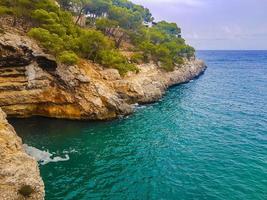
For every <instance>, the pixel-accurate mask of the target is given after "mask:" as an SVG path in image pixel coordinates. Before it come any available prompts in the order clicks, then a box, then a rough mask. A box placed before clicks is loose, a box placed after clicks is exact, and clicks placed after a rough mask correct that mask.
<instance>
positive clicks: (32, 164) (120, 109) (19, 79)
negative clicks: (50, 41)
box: [0, 32, 206, 199]
mask: <svg viewBox="0 0 267 200" xmlns="http://www.w3.org/2000/svg"><path fill="white" fill-rule="evenodd" d="M0 51H1V58H0V147H1V148H0V156H1V159H0V199H24V198H27V199H43V198H44V184H43V182H42V180H41V177H40V173H39V169H38V164H37V162H36V161H35V160H33V159H32V158H31V157H29V156H28V155H27V154H26V153H25V151H24V150H23V148H22V142H21V139H20V138H19V137H18V136H17V135H16V133H15V131H14V129H13V128H12V126H10V125H9V124H8V122H7V120H6V119H5V118H6V115H7V116H8V117H22V118H24V117H31V116H46V117H53V118H66V119H77V120H109V119H114V118H117V117H119V116H124V115H128V114H131V113H132V112H133V111H134V104H136V103H138V104H145V103H151V102H155V101H157V100H159V99H160V98H161V97H162V96H163V95H164V93H165V91H166V89H167V88H168V87H170V86H172V85H176V84H180V83H185V82H188V81H190V80H192V79H194V78H195V77H197V76H199V75H200V74H202V73H203V72H204V71H205V69H206V65H205V64H204V62H202V61H200V60H192V61H188V62H187V63H186V64H185V65H183V66H182V67H179V68H176V69H175V70H174V71H172V72H164V71H162V70H160V69H159V67H157V66H156V65H155V64H153V63H149V64H143V65H140V66H138V67H139V69H140V72H139V73H138V74H128V75H126V76H125V77H121V76H120V74H119V73H118V71H117V70H115V69H104V68H102V67H101V66H99V65H96V64H94V63H91V62H89V61H86V60H82V61H81V62H80V63H79V65H76V66H65V65H58V64H57V63H56V60H55V58H53V56H51V55H49V54H47V53H46V52H45V51H44V50H43V49H41V48H40V47H39V46H38V45H37V44H36V42H35V41H33V40H31V39H30V38H28V37H27V36H24V35H21V34H20V33H18V32H6V33H4V34H3V35H1V37H0ZM1 108H2V110H3V111H4V112H5V113H4V112H3V111H2V110H1Z"/></svg>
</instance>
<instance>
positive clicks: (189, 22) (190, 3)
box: [132, 0, 267, 50]
mask: <svg viewBox="0 0 267 200" xmlns="http://www.w3.org/2000/svg"><path fill="white" fill-rule="evenodd" d="M132 1H133V2H135V3H139V4H142V5H144V6H145V7H147V8H149V9H150V10H151V12H152V13H153V15H154V17H155V18H156V20H162V19H165V20H167V21H171V22H176V23H177V24H178V25H179V26H180V27H181V28H182V34H183V37H184V38H185V39H186V40H187V42H188V43H189V44H191V45H192V46H194V47H195V48H196V49H211V50H213V49H229V50H232V49H242V50H254V49H255V50H257V49H265V50H266V49H267V0H132Z"/></svg>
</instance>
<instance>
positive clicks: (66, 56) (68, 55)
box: [58, 51, 79, 65]
mask: <svg viewBox="0 0 267 200" xmlns="http://www.w3.org/2000/svg"><path fill="white" fill-rule="evenodd" d="M58 60H59V61H60V62H61V63H64V64H66V65H75V64H77V63H78V61H79V57H78V56H77V55H76V54H75V53H74V52H72V51H64V52H63V53H62V54H60V56H59V57H58Z"/></svg>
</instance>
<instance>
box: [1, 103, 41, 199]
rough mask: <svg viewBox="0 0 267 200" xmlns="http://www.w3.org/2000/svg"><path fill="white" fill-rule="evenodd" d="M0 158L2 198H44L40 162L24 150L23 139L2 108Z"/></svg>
mask: <svg viewBox="0 0 267 200" xmlns="http://www.w3.org/2000/svg"><path fill="white" fill-rule="evenodd" d="M0 158H1V159H0V199H3V200H14V199H44V183H43V181H42V179H41V177H40V172H39V169H38V164H37V162H36V161H35V160H34V159H33V158H31V157H30V156H29V155H27V154H26V152H25V151H24V149H23V147H22V141H21V139H20V138H19V137H18V136H17V134H16V132H15V130H14V129H13V127H12V126H11V125H10V124H8V122H7V120H6V115H5V113H4V112H3V111H2V110H1V108H0Z"/></svg>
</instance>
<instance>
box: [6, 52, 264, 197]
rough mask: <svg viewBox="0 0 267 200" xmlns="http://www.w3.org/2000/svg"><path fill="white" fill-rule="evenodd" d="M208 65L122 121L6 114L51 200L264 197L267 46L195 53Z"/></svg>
mask: <svg viewBox="0 0 267 200" xmlns="http://www.w3.org/2000/svg"><path fill="white" fill-rule="evenodd" d="M197 57H198V58H200V59H203V60H205V62H206V64H207V66H208V68H207V70H206V72H205V73H204V74H203V75H202V76H200V77H199V78H197V79H195V80H192V81H190V82H189V83H186V84H181V85H177V86H174V87H172V88H170V89H169V90H168V91H167V93H166V95H165V96H164V97H163V98H162V99H161V100H160V101H158V102H156V103H153V104H149V105H145V106H144V105H137V106H136V109H135V113H134V114H133V115H130V116H128V117H125V118H121V119H117V120H113V121H105V122H90V121H89V122H88V121H70V120H56V119H48V118H41V117H35V118H29V119H9V121H10V122H11V124H12V125H13V126H14V127H15V129H16V131H17V133H18V134H19V136H21V137H22V139H23V142H24V147H25V149H26V151H27V152H28V153H29V154H31V155H33V156H35V157H36V159H38V160H39V165H40V171H41V175H42V178H43V180H44V183H45V190H46V200H61V199H64V200H87V199H96V200H98V199H99V200H100V199H101V200H102V199H104V200H105V199H107V200H108V199H111V200H121V199H122V200H123V199H125V200H128V199H129V200H135V199H136V200H139V199H140V200H143V199H144V200H165V199H166V200H176V199H177V200H178V199H179V200H180V199H181V200H183V199H184V200H191V199H200V200H202V199H205V200H266V199H267V51H198V52H197Z"/></svg>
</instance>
